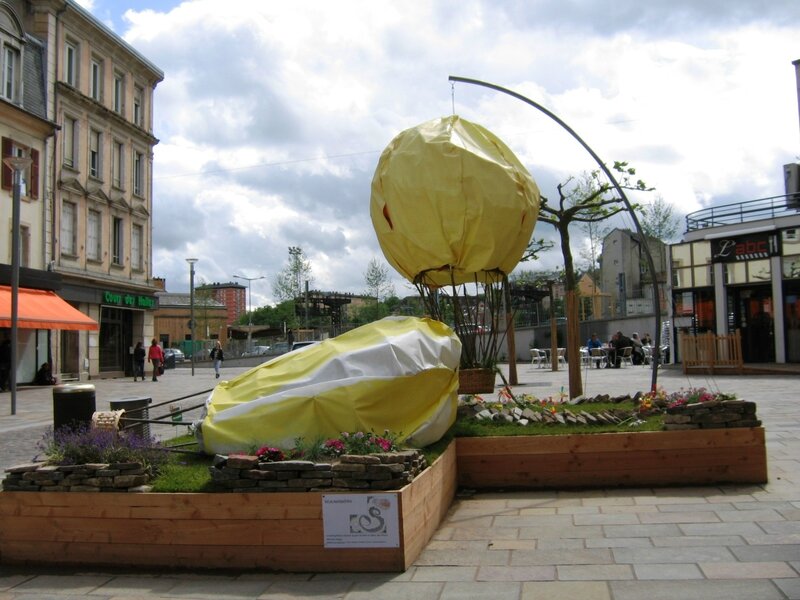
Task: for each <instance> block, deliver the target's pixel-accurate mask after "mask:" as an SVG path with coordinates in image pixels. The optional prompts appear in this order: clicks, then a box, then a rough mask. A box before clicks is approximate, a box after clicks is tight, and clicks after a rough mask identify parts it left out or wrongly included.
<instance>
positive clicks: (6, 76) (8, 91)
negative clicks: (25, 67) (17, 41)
mask: <svg viewBox="0 0 800 600" xmlns="http://www.w3.org/2000/svg"><path fill="white" fill-rule="evenodd" d="M2 58H3V81H2V84H3V87H2V90H0V95H2V96H3V98H5V99H6V100H8V101H9V102H16V101H17V99H18V98H17V96H18V94H17V90H18V87H19V84H18V82H17V78H18V77H19V70H20V69H19V50H17V49H16V48H12V47H11V46H3V57H2Z"/></svg>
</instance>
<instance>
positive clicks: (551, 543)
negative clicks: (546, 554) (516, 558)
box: [520, 538, 586, 550]
mask: <svg viewBox="0 0 800 600" xmlns="http://www.w3.org/2000/svg"><path fill="white" fill-rule="evenodd" d="M585 547H586V540H584V539H583V538H567V539H564V538H540V539H538V540H536V549H537V550H563V549H565V548H572V549H575V548H585ZM520 550H524V548H520Z"/></svg>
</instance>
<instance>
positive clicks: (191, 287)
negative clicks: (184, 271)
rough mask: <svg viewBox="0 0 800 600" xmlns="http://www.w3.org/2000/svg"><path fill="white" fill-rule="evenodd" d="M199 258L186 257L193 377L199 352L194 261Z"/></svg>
mask: <svg viewBox="0 0 800 600" xmlns="http://www.w3.org/2000/svg"><path fill="white" fill-rule="evenodd" d="M197 260H198V259H196V258H187V259H186V262H188V263H189V329H190V331H191V336H192V377H194V355H195V353H196V352H197V346H196V344H195V340H194V263H196V262H197Z"/></svg>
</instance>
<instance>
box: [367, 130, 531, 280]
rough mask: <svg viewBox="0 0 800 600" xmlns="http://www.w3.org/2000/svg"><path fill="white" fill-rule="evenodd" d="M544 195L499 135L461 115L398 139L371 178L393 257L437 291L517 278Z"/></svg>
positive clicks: (381, 237)
mask: <svg viewBox="0 0 800 600" xmlns="http://www.w3.org/2000/svg"><path fill="white" fill-rule="evenodd" d="M539 200H540V196H539V189H538V187H537V186H536V183H535V182H534V180H533V178H532V177H531V175H530V174H529V173H528V171H527V170H526V169H525V167H524V166H523V165H522V163H520V161H519V160H518V159H517V157H516V156H515V155H514V153H513V152H511V150H510V149H509V148H508V147H507V146H506V145H505V144H504V143H503V142H502V141H501V140H500V139H499V138H497V137H496V136H495V135H494V134H493V133H491V132H490V131H488V130H487V129H485V128H484V127H481V126H480V125H477V124H475V123H471V122H469V121H466V120H464V119H462V118H460V117H458V116H456V115H453V116H450V117H444V118H440V119H435V120H433V121H428V122H426V123H422V124H421V125H417V126H416V127H412V128H411V129H407V130H405V131H403V132H402V133H400V134H399V135H397V136H396V137H395V138H394V139H393V140H392V141H391V143H390V144H389V145H388V146H387V147H386V149H385V150H384V151H383V153H382V154H381V157H380V160H379V161H378V166H377V168H376V169H375V175H374V177H373V179H372V198H371V201H370V214H371V217H372V223H373V226H374V228H375V232H376V233H377V235H378V241H379V242H380V245H381V248H382V250H383V253H384V255H385V256H386V259H387V260H388V261H389V263H390V264H391V265H392V266H393V267H394V268H395V269H397V271H398V272H400V273H401V274H402V275H403V276H404V277H406V278H407V279H408V280H410V281H412V282H413V281H415V278H417V277H418V276H421V275H424V277H425V282H426V283H428V284H429V285H432V286H434V287H436V286H444V285H450V284H451V283H455V284H461V283H471V282H474V281H476V280H477V281H478V282H481V283H485V282H490V281H497V280H498V279H499V278H502V276H503V275H506V274H508V273H510V272H511V271H512V270H513V269H514V267H515V266H516V265H517V263H518V262H519V260H520V258H522V255H523V253H524V251H525V248H526V247H527V245H528V242H529V241H530V238H531V234H532V233H533V228H534V225H535V224H536V219H537V217H538V216H539Z"/></svg>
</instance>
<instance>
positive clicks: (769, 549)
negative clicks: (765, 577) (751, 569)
mask: <svg viewBox="0 0 800 600" xmlns="http://www.w3.org/2000/svg"><path fill="white" fill-rule="evenodd" d="M731 552H733V554H734V555H735V556H736V558H737V559H738V560H741V561H744V562H770V561H788V560H797V558H798V557H800V545H798V544H779V545H773V546H737V547H735V548H731Z"/></svg>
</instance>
